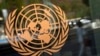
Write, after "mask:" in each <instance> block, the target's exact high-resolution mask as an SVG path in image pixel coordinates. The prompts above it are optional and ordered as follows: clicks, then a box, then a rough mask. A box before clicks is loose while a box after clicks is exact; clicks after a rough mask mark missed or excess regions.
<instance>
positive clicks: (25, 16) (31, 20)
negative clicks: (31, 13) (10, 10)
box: [21, 13, 32, 22]
mask: <svg viewBox="0 0 100 56" xmlns="http://www.w3.org/2000/svg"><path fill="white" fill-rule="evenodd" d="M21 15H22V16H23V17H24V18H25V19H26V20H29V21H30V22H32V20H30V19H29V18H28V17H26V16H25V15H23V14H22V13H21Z"/></svg>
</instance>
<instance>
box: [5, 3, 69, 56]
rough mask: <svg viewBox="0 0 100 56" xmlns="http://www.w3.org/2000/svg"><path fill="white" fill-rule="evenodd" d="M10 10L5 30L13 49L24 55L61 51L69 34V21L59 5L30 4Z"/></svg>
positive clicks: (34, 55) (38, 55) (36, 55)
mask: <svg viewBox="0 0 100 56" xmlns="http://www.w3.org/2000/svg"><path fill="white" fill-rule="evenodd" d="M16 12H17V9H15V10H14V11H13V12H11V13H10V14H9V16H8V19H7V20H6V25H5V33H6V35H7V36H8V41H9V43H10V44H11V45H12V48H13V49H14V50H16V51H17V52H18V53H19V54H21V55H24V56H40V55H41V54H42V53H43V52H46V53H48V54H50V55H52V53H55V52H58V51H59V50H60V49H61V47H62V46H63V45H64V43H65V41H66V39H67V36H68V30H69V28H68V23H67V22H66V21H65V19H66V16H65V13H64V12H63V11H62V10H61V8H60V7H58V6H55V5H53V7H52V8H50V7H49V6H47V5H44V4H30V5H28V6H26V7H24V8H22V9H21V10H20V11H19V12H18V14H16Z"/></svg>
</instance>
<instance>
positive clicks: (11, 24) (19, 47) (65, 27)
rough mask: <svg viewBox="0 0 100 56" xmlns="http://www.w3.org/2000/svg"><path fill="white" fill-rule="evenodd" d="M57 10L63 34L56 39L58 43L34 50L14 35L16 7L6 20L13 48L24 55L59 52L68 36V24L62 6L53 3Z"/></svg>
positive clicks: (7, 31) (38, 55)
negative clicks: (25, 45)
mask: <svg viewBox="0 0 100 56" xmlns="http://www.w3.org/2000/svg"><path fill="white" fill-rule="evenodd" d="M53 7H54V9H55V12H56V13H57V15H58V17H59V18H60V20H61V25H62V26H61V27H62V30H61V34H60V36H59V38H58V40H57V41H56V43H55V44H54V45H53V46H52V47H51V48H50V49H49V48H47V49H45V50H38V51H32V50H30V49H28V48H26V47H24V46H23V45H22V44H21V43H20V42H19V41H18V40H17V39H16V37H15V36H14V28H13V27H14V20H15V18H16V15H15V13H16V11H17V9H15V10H14V11H13V12H11V13H10V14H9V16H8V19H7V20H6V26H5V33H6V35H7V36H8V41H9V43H10V44H11V46H12V48H13V49H15V50H16V51H17V52H18V53H19V54H21V55H23V56H29V55H31V56H40V55H41V54H42V53H43V52H46V53H48V54H49V55H52V53H55V52H58V51H59V50H60V49H61V47H62V46H63V45H64V43H65V41H66V39H67V37H68V30H69V28H68V24H67V23H66V22H65V19H66V15H65V13H64V12H63V11H62V10H61V8H60V7H58V6H55V5H53Z"/></svg>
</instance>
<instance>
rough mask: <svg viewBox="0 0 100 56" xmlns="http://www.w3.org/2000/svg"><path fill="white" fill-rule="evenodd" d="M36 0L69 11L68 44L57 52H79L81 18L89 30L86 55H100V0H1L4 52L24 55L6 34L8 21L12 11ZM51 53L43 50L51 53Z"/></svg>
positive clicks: (73, 55)
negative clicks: (17, 50) (5, 29)
mask: <svg viewBox="0 0 100 56" xmlns="http://www.w3.org/2000/svg"><path fill="white" fill-rule="evenodd" d="M32 3H42V4H47V5H50V6H52V4H55V5H58V6H60V7H61V8H62V10H64V11H65V13H66V17H67V19H66V20H68V24H69V27H70V31H69V36H68V39H67V41H66V44H65V45H64V46H63V48H62V49H61V51H60V52H58V53H55V54H53V56H78V54H79V50H80V45H79V44H78V40H77V39H78V35H79V34H77V22H81V23H82V24H83V27H82V28H83V29H85V31H86V34H85V35H86V37H85V38H83V39H85V42H84V44H85V51H84V53H83V55H82V56H100V43H99V42H100V0H0V56H20V55H19V54H18V53H17V52H15V51H14V50H13V49H12V48H11V46H10V44H9V43H8V41H7V39H6V37H7V36H6V35H5V34H4V21H5V20H6V18H7V16H8V14H9V12H11V11H12V10H14V9H16V8H19V9H21V8H22V6H26V5H29V4H32ZM47 55H48V54H45V53H44V54H43V56H47Z"/></svg>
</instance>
